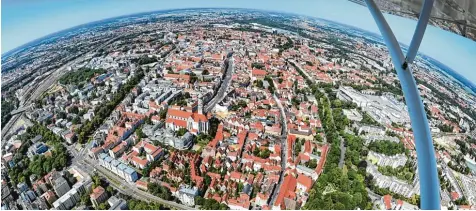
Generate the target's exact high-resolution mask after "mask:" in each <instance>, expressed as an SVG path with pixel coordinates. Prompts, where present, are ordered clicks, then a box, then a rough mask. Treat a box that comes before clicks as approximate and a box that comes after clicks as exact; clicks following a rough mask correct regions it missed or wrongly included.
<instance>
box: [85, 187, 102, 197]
mask: <svg viewBox="0 0 476 211" xmlns="http://www.w3.org/2000/svg"><path fill="white" fill-rule="evenodd" d="M104 191H105V190H104V188H103V187H101V186H97V187H96V188H94V190H93V193H91V195H89V197H91V198H92V199H97V198H99V197H100V196H101V195H102V194H104Z"/></svg>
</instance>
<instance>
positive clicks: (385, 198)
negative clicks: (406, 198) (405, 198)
mask: <svg viewBox="0 0 476 211" xmlns="http://www.w3.org/2000/svg"><path fill="white" fill-rule="evenodd" d="M383 203H384V204H385V209H387V210H389V209H392V196H390V195H385V196H383Z"/></svg>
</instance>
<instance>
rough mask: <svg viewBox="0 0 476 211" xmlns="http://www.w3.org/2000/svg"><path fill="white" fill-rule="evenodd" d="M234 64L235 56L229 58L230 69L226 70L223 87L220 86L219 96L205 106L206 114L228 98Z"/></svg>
mask: <svg viewBox="0 0 476 211" xmlns="http://www.w3.org/2000/svg"><path fill="white" fill-rule="evenodd" d="M233 62H234V59H233V56H230V57H229V58H228V68H227V70H226V73H225V74H226V75H225V78H224V79H223V81H222V83H221V85H220V88H219V89H218V92H217V94H216V95H215V97H214V98H213V99H211V100H210V101H209V102H208V103H207V104H206V105H205V106H204V110H205V112H207V113H208V112H210V111H211V110H212V109H213V108H214V107H215V105H216V104H217V103H219V102H221V101H222V100H223V99H224V98H225V96H226V90H227V89H228V86H229V85H230V81H231V76H232V75H233V65H234V64H233Z"/></svg>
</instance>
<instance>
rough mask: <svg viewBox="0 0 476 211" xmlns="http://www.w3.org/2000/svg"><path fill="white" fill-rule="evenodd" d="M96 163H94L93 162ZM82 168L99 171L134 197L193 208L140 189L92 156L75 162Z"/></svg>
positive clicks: (176, 207)
mask: <svg viewBox="0 0 476 211" xmlns="http://www.w3.org/2000/svg"><path fill="white" fill-rule="evenodd" d="M93 163H94V164H93ZM75 164H76V165H77V166H78V167H79V168H80V169H82V170H83V171H85V172H87V173H89V174H90V175H93V174H94V173H95V172H97V173H99V174H100V175H101V176H104V177H106V179H107V180H108V181H109V184H110V185H112V186H113V187H114V188H115V189H117V190H118V191H120V192H121V193H123V194H126V195H129V196H131V197H133V198H136V199H138V200H143V201H147V202H150V201H153V202H157V203H160V204H163V205H165V206H168V207H171V208H174V209H179V210H191V209H193V208H191V207H188V206H185V205H183V204H179V203H176V202H173V201H167V200H164V199H161V198H159V197H157V196H154V195H152V194H150V193H147V192H145V191H142V190H139V189H138V188H137V187H136V186H135V184H134V183H128V182H126V181H124V180H123V179H122V178H120V177H118V176H117V175H115V174H114V173H112V172H110V171H109V170H107V169H105V168H103V167H102V166H100V165H99V164H98V163H97V161H95V160H91V159H90V158H86V159H84V160H81V161H77V162H76V163H75Z"/></svg>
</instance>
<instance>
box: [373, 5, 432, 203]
mask: <svg viewBox="0 0 476 211" xmlns="http://www.w3.org/2000/svg"><path fill="white" fill-rule="evenodd" d="M365 2H366V3H367V7H368V8H369V10H370V13H371V14H372V16H373V18H374V19H375V22H376V23H377V26H378V28H379V30H380V33H382V36H383V39H384V41H385V44H386V45H387V47H388V50H389V52H390V56H391V57H392V62H393V65H394V66H395V69H396V71H397V75H398V79H399V80H400V83H401V86H402V90H403V95H404V97H405V102H406V104H407V106H408V112H409V114H410V120H411V125H412V129H413V135H414V138H415V144H416V152H417V163H418V173H419V178H420V199H421V202H420V204H421V209H424V210H439V209H440V184H439V178H438V171H437V168H436V159H435V150H434V147H433V142H432V138H431V133H430V128H429V126H428V119H427V117H426V113H425V110H424V107H423V103H422V100H421V97H420V93H419V91H418V88H417V85H416V82H415V79H414V78H413V74H412V71H411V69H410V64H411V63H412V62H413V60H414V59H415V56H416V54H417V51H418V48H419V47H420V43H421V40H422V39H423V35H424V33H425V29H426V26H427V24H428V19H429V16H430V13H431V8H432V6H433V0H425V2H424V5H423V8H422V12H421V13H420V18H419V20H418V24H417V28H416V29H415V34H414V35H413V39H412V42H411V44H410V48H409V49H408V54H407V58H405V57H404V55H403V52H402V50H401V48H400V45H399V44H398V42H397V39H396V38H395V35H394V34H393V32H392V29H391V28H390V26H389V25H388V23H387V21H386V20H385V18H384V16H383V14H382V12H381V11H380V9H379V8H378V7H377V5H376V4H375V2H374V1H373V0H365Z"/></svg>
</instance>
